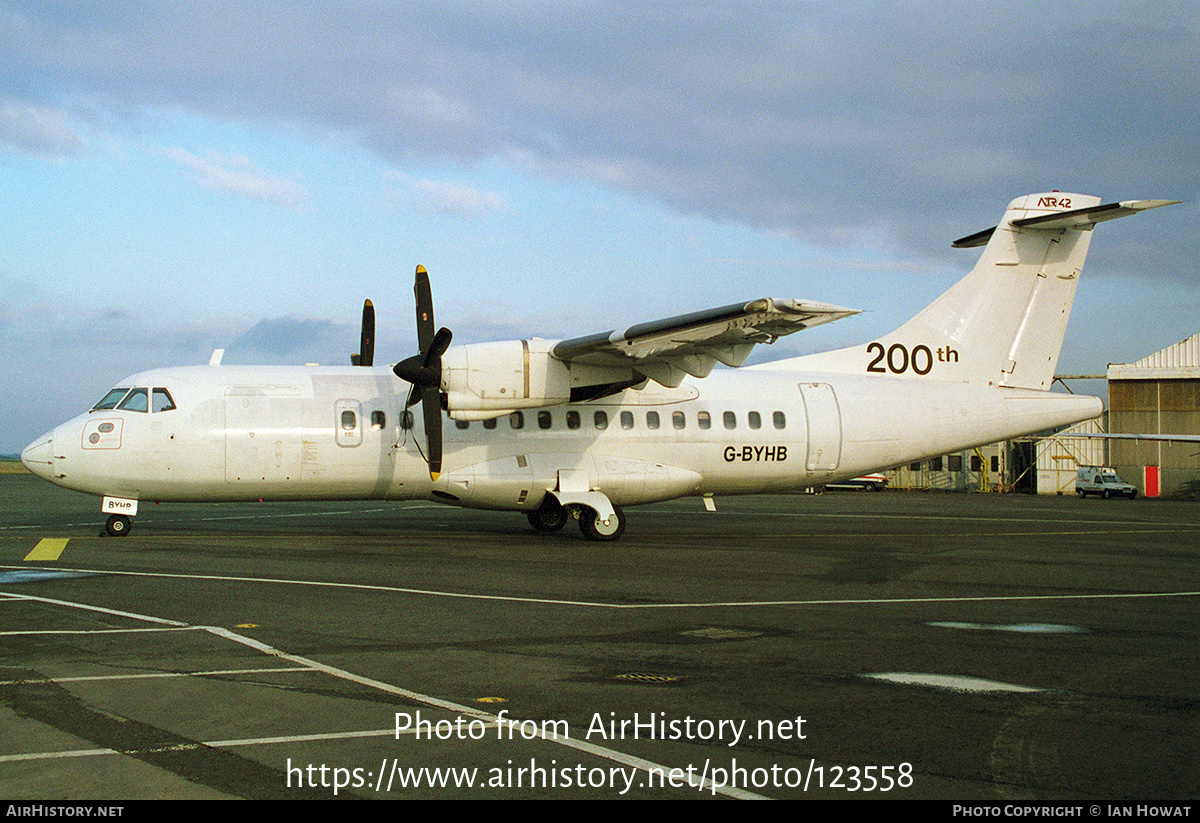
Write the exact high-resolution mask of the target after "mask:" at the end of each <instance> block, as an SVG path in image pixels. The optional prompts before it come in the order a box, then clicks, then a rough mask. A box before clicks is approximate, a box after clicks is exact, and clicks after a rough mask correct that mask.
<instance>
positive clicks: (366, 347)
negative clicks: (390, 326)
mask: <svg viewBox="0 0 1200 823" xmlns="http://www.w3.org/2000/svg"><path fill="white" fill-rule="evenodd" d="M355 365H356V366H374V365H375V305H374V304H373V303H372V302H371V301H370V300H367V301H366V302H364V303H363V313H362V334H361V335H360V336H359V341H358V362H357V363H355Z"/></svg>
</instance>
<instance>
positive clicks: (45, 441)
mask: <svg viewBox="0 0 1200 823" xmlns="http://www.w3.org/2000/svg"><path fill="white" fill-rule="evenodd" d="M21 462H22V463H24V464H25V468H27V469H29V470H30V471H31V472H33V473H34V474H36V475H37V476H38V477H41V478H44V479H46V480H49V479H50V475H51V474H52V473H53V472H54V432H53V431H50V432H47V433H46V434H43V435H42V436H41V437H39V438H38V439H37V440H34V441H33V442H32V443H30V444H29V445H28V446H26V447H25V450H24V451H23V452H21Z"/></svg>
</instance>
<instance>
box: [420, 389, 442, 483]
mask: <svg viewBox="0 0 1200 823" xmlns="http://www.w3.org/2000/svg"><path fill="white" fill-rule="evenodd" d="M421 411H422V412H424V414H425V445H426V448H427V449H428V455H429V479H430V480H437V479H438V475H440V474H441V473H442V394H441V391H440V390H439V389H438V387H437V386H427V387H425V388H423V389H422V390H421Z"/></svg>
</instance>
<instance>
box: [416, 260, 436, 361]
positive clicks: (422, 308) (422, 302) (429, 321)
mask: <svg viewBox="0 0 1200 823" xmlns="http://www.w3.org/2000/svg"><path fill="white" fill-rule="evenodd" d="M413 295H414V296H415V297H416V298H417V351H419V352H421V353H422V354H424V353H425V352H427V351H429V344H430V343H431V342H433V294H432V293H431V291H430V288H429V272H427V271H425V267H424V266H417V280H416V283H415V284H414V285H413Z"/></svg>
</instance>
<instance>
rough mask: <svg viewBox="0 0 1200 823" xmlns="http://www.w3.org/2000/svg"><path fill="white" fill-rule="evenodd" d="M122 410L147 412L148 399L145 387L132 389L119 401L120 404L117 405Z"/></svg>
mask: <svg viewBox="0 0 1200 823" xmlns="http://www.w3.org/2000/svg"><path fill="white" fill-rule="evenodd" d="M117 408H118V409H122V410H123V411H132V412H148V411H150V401H149V399H148V395H147V392H146V390H145V389H134V390H133V391H131V392H129V394H127V395H126V396H125V399H124V400H122V401H121V405H119V406H117Z"/></svg>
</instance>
